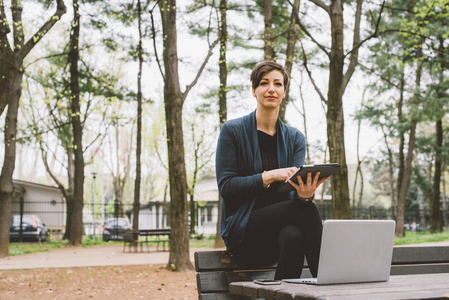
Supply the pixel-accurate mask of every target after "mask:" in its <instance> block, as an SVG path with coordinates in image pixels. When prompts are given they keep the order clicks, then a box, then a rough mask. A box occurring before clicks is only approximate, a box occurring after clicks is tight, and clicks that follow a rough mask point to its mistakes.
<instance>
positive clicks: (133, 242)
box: [123, 228, 170, 252]
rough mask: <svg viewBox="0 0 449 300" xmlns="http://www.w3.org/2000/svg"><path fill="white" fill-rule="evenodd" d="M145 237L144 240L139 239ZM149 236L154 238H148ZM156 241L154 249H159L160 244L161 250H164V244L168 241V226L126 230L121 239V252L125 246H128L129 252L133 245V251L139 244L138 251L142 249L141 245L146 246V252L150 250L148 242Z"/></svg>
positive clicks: (124, 249) (135, 250)
mask: <svg viewBox="0 0 449 300" xmlns="http://www.w3.org/2000/svg"><path fill="white" fill-rule="evenodd" d="M140 236H142V237H145V239H144V240H139V237H140ZM150 237H155V239H152V240H150V239H149V238H150ZM150 242H151V243H156V251H159V244H162V247H163V251H166V249H165V246H166V245H168V244H169V243H170V228H164V229H139V230H128V231H127V232H126V233H125V234H124V239H123V252H125V251H126V246H127V245H128V246H129V251H130V252H131V249H132V247H134V252H137V250H138V248H139V245H140V251H141V252H142V251H143V246H144V245H145V246H146V250H147V252H150V248H149V243H150Z"/></svg>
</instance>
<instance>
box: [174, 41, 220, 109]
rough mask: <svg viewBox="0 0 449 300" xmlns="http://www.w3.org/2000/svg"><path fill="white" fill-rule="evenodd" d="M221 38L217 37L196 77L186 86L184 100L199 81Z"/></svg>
mask: <svg viewBox="0 0 449 300" xmlns="http://www.w3.org/2000/svg"><path fill="white" fill-rule="evenodd" d="M219 41H220V39H216V40H215V41H214V42H213V43H212V45H211V46H210V47H209V52H208V53H207V56H206V58H205V59H204V61H203V64H202V65H201V67H200V69H199V71H198V73H197V74H196V77H195V79H194V80H193V81H192V82H191V83H190V84H189V85H188V86H187V87H186V90H185V91H184V93H182V102H184V101H185V100H186V98H187V94H188V93H189V92H190V90H191V89H192V88H193V86H194V85H195V84H196V83H197V82H198V79H199V78H200V76H201V73H203V70H204V68H205V67H206V64H207V62H208V61H209V58H210V57H211V56H212V53H213V52H212V50H213V49H214V48H215V46H216V45H217V44H218V42H219Z"/></svg>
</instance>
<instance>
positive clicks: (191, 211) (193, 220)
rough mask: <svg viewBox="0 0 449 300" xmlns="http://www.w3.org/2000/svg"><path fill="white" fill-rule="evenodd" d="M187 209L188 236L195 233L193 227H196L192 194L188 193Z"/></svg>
mask: <svg viewBox="0 0 449 300" xmlns="http://www.w3.org/2000/svg"><path fill="white" fill-rule="evenodd" d="M189 198H190V199H189V209H190V230H189V232H190V234H194V233H195V225H196V205H195V199H194V194H193V193H192V192H189Z"/></svg>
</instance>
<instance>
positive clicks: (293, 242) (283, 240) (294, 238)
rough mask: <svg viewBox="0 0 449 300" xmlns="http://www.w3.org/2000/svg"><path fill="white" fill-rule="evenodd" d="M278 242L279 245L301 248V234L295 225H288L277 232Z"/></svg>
mask: <svg viewBox="0 0 449 300" xmlns="http://www.w3.org/2000/svg"><path fill="white" fill-rule="evenodd" d="M279 243H280V245H281V247H285V246H287V247H292V248H301V247H302V246H303V236H302V233H301V230H300V229H299V228H298V227H297V226H293V225H288V226H285V227H283V228H282V229H281V230H280V232H279Z"/></svg>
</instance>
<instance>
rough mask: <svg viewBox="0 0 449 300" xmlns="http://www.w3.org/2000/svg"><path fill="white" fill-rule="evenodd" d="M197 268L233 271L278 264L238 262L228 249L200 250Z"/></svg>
mask: <svg viewBox="0 0 449 300" xmlns="http://www.w3.org/2000/svg"><path fill="white" fill-rule="evenodd" d="M194 259H195V270H196V271H197V272H207V271H233V270H248V269H249V270H252V269H275V268H276V264H271V265H262V266H257V267H255V266H249V265H244V264H238V263H237V262H236V261H235V259H233V258H232V256H231V254H230V253H229V252H228V251H200V252H195V254H194ZM304 267H305V268H307V260H304Z"/></svg>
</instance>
